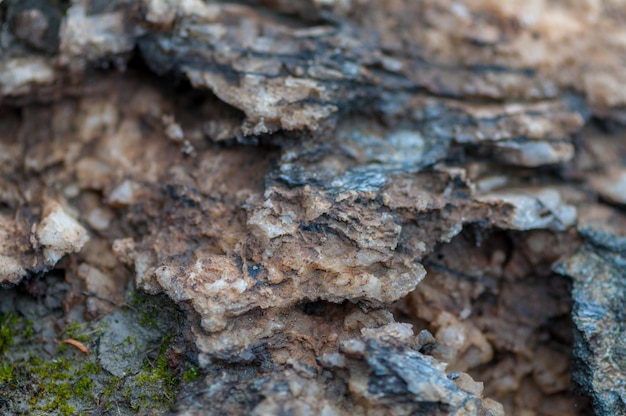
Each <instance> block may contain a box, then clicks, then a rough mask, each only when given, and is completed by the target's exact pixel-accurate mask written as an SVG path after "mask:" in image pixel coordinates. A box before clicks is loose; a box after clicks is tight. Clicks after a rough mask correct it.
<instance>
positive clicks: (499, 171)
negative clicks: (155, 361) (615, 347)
mask: <svg viewBox="0 0 626 416" xmlns="http://www.w3.org/2000/svg"><path fill="white" fill-rule="evenodd" d="M624 18H626V8H625V7H624V6H623V5H621V3H619V2H617V1H605V2H600V1H593V0H590V1H579V2H575V4H570V3H569V2H562V1H557V2H550V3H548V2H544V1H531V2H526V3H524V4H521V3H519V2H516V1H501V2H493V1H486V0H485V1H483V0H465V1H452V0H449V1H448V0H445V1H438V2H434V1H429V0H424V1H400V0H393V1H385V2H366V1H360V0H341V1H321V0H320V1H317V0H315V1H313V0H298V1H282V0H275V1H254V0H253V1H245V2H243V1H242V2H221V1H212V2H204V1H200V0H185V1H172V0H124V1H122V0H119V1H107V2H103V1H99V0H73V1H68V2H48V1H44V0H29V1H17V0H5V1H4V4H2V6H1V9H0V19H1V20H2V22H3V23H5V24H3V25H1V26H0V52H1V55H0V100H1V101H0V103H1V105H2V107H0V127H1V128H2V134H1V135H0V161H1V162H2V163H0V283H2V284H4V285H6V286H9V285H15V284H19V283H20V282H21V281H28V282H33V281H36V278H38V277H41V278H45V276H46V273H50V272H51V270H53V271H54V272H56V273H62V274H63V275H64V276H65V279H66V280H67V281H68V283H70V284H71V285H72V287H73V288H74V289H73V290H72V291H71V293H72V295H71V296H70V295H68V301H67V302H66V304H67V305H68V306H67V307H66V308H67V309H68V310H70V309H71V307H70V306H69V305H72V304H81V305H83V304H84V310H83V313H84V317H85V318H87V319H93V318H96V317H99V316H102V315H103V314H106V313H109V312H111V311H114V310H116V309H118V308H119V307H121V306H122V305H124V304H125V294H126V291H127V288H128V285H129V284H130V285H132V286H133V287H136V288H138V289H141V290H144V291H146V292H148V293H150V294H159V293H163V294H165V295H167V296H168V297H169V298H171V299H172V300H173V301H174V302H176V303H177V304H178V306H179V307H180V308H181V309H182V310H183V311H184V312H185V315H186V324H185V328H184V339H185V340H186V341H187V342H188V344H187V345H186V348H187V351H186V352H187V354H188V355H189V356H193V357H194V358H193V359H194V360H195V362H196V363H197V364H198V366H199V367H200V368H202V369H203V371H204V372H205V375H204V379H203V380H201V381H198V382H197V383H195V384H193V383H192V384H189V385H187V386H185V387H183V389H182V391H181V393H180V395H179V398H178V399H177V402H176V404H175V405H174V411H175V412H176V413H180V414H206V413H207V412H209V413H211V412H212V413H214V414H224V413H249V414H255V412H256V414H268V413H281V412H295V413H298V412H300V413H302V414H379V413H380V414H383V413H385V412H387V413H393V414H412V413H415V412H422V413H424V414H458V415H461V414H467V415H470V414H477V413H480V412H482V413H483V414H491V415H498V414H504V413H506V414H520V415H527V414H530V413H529V412H532V414H536V415H553V414H561V415H570V414H571V415H574V414H582V413H580V412H582V411H584V410H579V409H584V408H585V406H586V402H585V400H584V398H580V397H578V396H576V395H575V394H573V393H572V385H571V383H570V379H569V375H570V372H571V369H570V363H569V361H568V354H569V349H570V348H571V345H572V344H573V343H574V341H572V339H571V336H570V334H569V332H568V331H569V329H570V328H571V325H572V324H571V319H572V318H571V316H570V312H571V308H572V300H571V295H570V292H569V289H568V284H569V283H568V280H567V279H566V278H564V277H562V276H558V275H556V274H554V273H552V272H551V265H552V264H553V263H555V262H557V261H565V263H560V264H565V265H570V266H571V267H570V266H568V267H569V268H567V267H566V266H559V267H561V268H559V269H557V270H559V272H561V273H565V274H567V275H569V276H572V278H573V279H574V317H573V319H574V324H575V325H576V326H577V328H578V331H579V332H577V334H578V335H577V336H578V337H579V338H580V337H582V338H580V339H578V338H577V341H576V342H577V343H576V344H575V345H579V346H580V345H583V344H584V343H585V341H584V337H585V336H588V335H586V332H585V331H586V329H585V328H581V326H580V325H581V323H580V322H579V320H580V317H578V316H577V315H576V314H577V313H578V310H577V309H576V308H577V306H576V305H578V304H583V303H584V302H586V301H585V300H581V298H580V297H579V292H577V290H578V289H577V286H576V284H577V283H576V279H579V277H578V276H579V275H580V271H579V270H578V269H577V268H576V267H574V266H572V264H574V263H571V262H577V261H578V260H577V259H579V258H580V256H581V254H580V253H579V254H577V255H575V256H574V257H573V258H571V259H570V260H566V259H567V257H568V256H571V255H573V253H575V252H576V250H577V249H578V247H579V246H580V245H581V244H582V241H583V240H584V238H581V237H580V236H579V234H578V233H577V232H576V231H575V228H576V225H580V226H585V227H593V228H594V229H603V230H609V231H610V232H611V233H613V234H614V235H622V236H623V235H626V232H625V231H624V230H626V227H625V226H626V221H625V219H624V216H623V212H622V210H623V205H624V195H623V192H621V189H622V188H623V184H622V182H624V166H623V165H624V163H623V161H624V160H626V147H624V145H623V143H624V140H623V138H624V137H623V135H624V133H623V131H624V130H623V129H622V127H621V124H620V123H624V122H625V121H626V113H625V112H624V109H625V108H626V95H624V94H623V93H622V92H621V91H622V89H621V88H619V86H620V85H622V84H623V83H624V81H626V70H625V69H624V68H623V65H621V61H622V60H623V57H624V56H625V54H626V43H625V42H622V41H621V39H622V38H625V35H626V32H624V28H623V27H622V26H623V25H621V24H620V22H621V20H622V19H624ZM583 35H584V36H583ZM583 237H584V236H583ZM586 244H587V245H584V246H583V248H582V249H581V250H583V251H582V253H583V254H582V255H583V256H586V255H587V254H585V253H586V252H585V251H584V250H588V247H589V243H586ZM568 261H569V262H570V263H568ZM576 264H578V263H576ZM616 264H617V263H616ZM563 267H565V268H563ZM594 267H595V266H594ZM25 284H30V283H22V285H25ZM580 296H583V295H580ZM70 297H71V299H70ZM70 300H71V302H70ZM391 312H393V313H394V315H392V314H391ZM68 313H69V312H68ZM114 313H116V312H114ZM113 316H114V315H113ZM609 318H610V317H606V319H608V321H607V322H606V324H605V325H606V326H607V327H609V326H610V325H612V324H613V321H612V320H611V319H609ZM105 319H108V318H105ZM615 319H618V318H617V317H616V318H615ZM396 321H406V322H409V323H411V324H412V325H413V330H411V329H410V327H409V326H407V325H405V324H400V323H397V322H396ZM603 325H604V323H603ZM121 326H122V327H123V328H121V329H120V330H119V331H117V332H119V333H120V334H122V333H125V332H124V331H125V330H129V331H132V330H133V328H132V327H133V325H132V324H130V323H127V324H121ZM136 330H137V331H139V332H140V331H141V330H140V329H136ZM421 330H424V331H426V332H424V331H422V332H420V331H421ZM428 331H430V332H428ZM430 333H432V334H434V337H433V335H429V334H430ZM581 334H582V335H581ZM143 335H145V336H143ZM143 335H142V336H141V337H139V338H140V339H141V340H142V341H141V344H142V345H145V346H146V348H148V347H147V345H148V344H149V343H150V342H152V341H150V340H152V338H151V335H149V334H148V335H146V334H143ZM104 339H105V341H106V340H109V341H108V342H109V344H111V343H115V342H114V341H111V339H114V337H108V338H106V337H105V338H104ZM420 339H421V341H420ZM107 345H108V344H107V343H106V342H103V343H102V344H101V347H102V348H105V349H106V348H107ZM109 346H110V345H109ZM109 350H110V348H109V349H108V350H107V351H109ZM133 351H134V350H133ZM585 351H586V350H585ZM109 352H110V351H109ZM129 354H130V353H129ZM594 354H595V351H593V354H590V355H589V354H588V355H584V354H583V355H580V354H579V356H580V357H581V360H582V361H584V362H585V363H586V364H583V365H582V368H590V370H589V371H587V372H586V373H584V374H585V377H587V379H586V380H582V379H581V380H579V382H580V383H582V384H583V385H586V384H585V383H587V382H589V379H588V377H596V374H600V375H602V374H605V372H606V370H605V369H602V368H600V365H599V364H596V363H595V361H593V357H595V355H594ZM105 355H106V354H105ZM109 355H110V354H109ZM131 355H132V354H131ZM129 356H130V355H129ZM139 356H143V355H142V354H137V357H139ZM137 357H135V358H132V357H131V359H129V362H128V365H127V367H128V368H131V369H134V370H133V371H134V372H137V371H139V370H138V367H136V366H137V362H138V361H140V360H141V359H140V358H137ZM134 366H135V367H134ZM585 366H586V367H585ZM105 368H106V369H107V371H109V372H110V373H112V374H114V375H115V376H116V377H122V378H123V377H130V378H129V380H132V377H133V375H132V374H126V373H125V372H123V371H122V370H121V369H120V366H116V365H113V364H111V363H108V364H106V366H105ZM583 378H584V377H583ZM474 380H476V381H474ZM130 382H131V381H129V383H130ZM481 382H484V383H485V386H484V389H483V387H482V386H481V385H480V383H481ZM611 383H612V382H608V384H607V385H606V386H605V387H604V386H603V387H602V388H598V389H599V390H598V389H596V387H593V388H589V389H588V390H589V391H590V392H591V393H592V394H591V396H592V398H594V400H595V402H594V403H595V406H596V409H604V408H603V407H602V406H604V405H603V404H602V403H604V401H605V400H607V399H606V398H605V396H604V394H605V393H603V392H604V391H611V389H612V388H617V387H616V386H614V385H613V384H611ZM498 402H499V403H498ZM216 403H220V404H219V405H218V404H216ZM607 409H611V410H614V409H613V408H607ZM603 411H604V410H603ZM607 411H608V410H607Z"/></svg>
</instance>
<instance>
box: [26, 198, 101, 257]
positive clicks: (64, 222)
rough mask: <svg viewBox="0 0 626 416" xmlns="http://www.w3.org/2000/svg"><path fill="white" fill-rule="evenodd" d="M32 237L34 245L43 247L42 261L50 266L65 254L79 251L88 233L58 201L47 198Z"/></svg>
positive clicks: (85, 241) (86, 239)
mask: <svg viewBox="0 0 626 416" xmlns="http://www.w3.org/2000/svg"><path fill="white" fill-rule="evenodd" d="M32 238H33V244H34V245H35V246H37V247H39V246H41V247H42V248H43V255H44V262H45V264H46V266H48V267H50V266H54V264H55V263H56V262H57V261H59V259H60V258H61V257H63V256H64V255H65V254H68V253H76V252H78V251H80V249H81V248H83V246H84V245H85V243H87V241H88V240H89V234H88V233H87V230H85V228H84V227H83V226H82V225H80V223H78V221H76V220H75V219H74V218H73V217H71V216H70V215H69V214H68V213H67V212H66V211H65V210H64V209H63V208H62V207H61V205H60V204H59V203H58V202H56V201H53V200H48V201H46V203H45V205H44V211H43V215H42V219H41V222H40V223H39V224H38V225H37V226H36V227H35V229H34V230H33V237H32Z"/></svg>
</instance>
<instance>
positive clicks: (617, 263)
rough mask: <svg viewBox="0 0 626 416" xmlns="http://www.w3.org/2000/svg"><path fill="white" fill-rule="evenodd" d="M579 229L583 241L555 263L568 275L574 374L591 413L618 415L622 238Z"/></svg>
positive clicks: (623, 395)
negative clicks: (589, 401) (589, 399)
mask: <svg viewBox="0 0 626 416" xmlns="http://www.w3.org/2000/svg"><path fill="white" fill-rule="evenodd" d="M581 233H582V234H583V236H584V237H585V244H584V245H583V247H581V249H580V250H579V251H578V252H577V253H576V255H575V256H573V257H572V258H570V259H568V260H567V261H565V262H562V263H558V264H557V265H555V270H556V271H557V272H559V273H563V274H566V275H568V276H571V277H572V279H573V281H574V287H573V290H572V297H573V301H574V308H573V319H574V323H575V325H576V332H575V343H574V353H575V354H576V359H577V361H578V366H577V372H576V373H575V378H576V380H577V382H578V383H579V384H580V385H581V386H582V387H583V388H584V389H585V390H586V392H587V393H589V394H590V395H591V397H593V398H594V410H595V412H596V414H598V415H622V414H625V412H626V410H625V409H626V390H625V388H624V383H623V380H624V370H625V369H624V356H623V354H624V347H623V346H622V343H623V342H622V337H623V333H624V329H623V314H624V312H623V311H624V302H625V301H626V299H625V296H626V287H625V286H624V250H625V249H626V245H625V244H626V240H624V238H623V237H615V236H614V235H611V234H608V233H606V232H602V231H594V230H592V229H582V230H581Z"/></svg>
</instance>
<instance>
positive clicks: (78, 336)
mask: <svg viewBox="0 0 626 416" xmlns="http://www.w3.org/2000/svg"><path fill="white" fill-rule="evenodd" d="M65 334H66V335H67V337H68V338H72V339H75V340H77V341H80V342H87V341H89V336H88V335H86V334H84V333H83V327H82V325H81V324H79V323H78V322H69V323H68V324H67V325H66V326H65Z"/></svg>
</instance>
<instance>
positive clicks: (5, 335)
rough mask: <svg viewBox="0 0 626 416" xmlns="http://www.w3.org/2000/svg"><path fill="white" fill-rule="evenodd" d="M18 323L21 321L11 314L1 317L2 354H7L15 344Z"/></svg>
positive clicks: (0, 347)
mask: <svg viewBox="0 0 626 416" xmlns="http://www.w3.org/2000/svg"><path fill="white" fill-rule="evenodd" d="M18 322H19V319H18V318H17V317H16V316H14V315H12V314H10V313H5V314H2V315H0V354H6V352H7V350H8V349H9V347H11V346H12V345H13V344H15V339H14V338H15V335H16V326H17V324H18Z"/></svg>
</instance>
